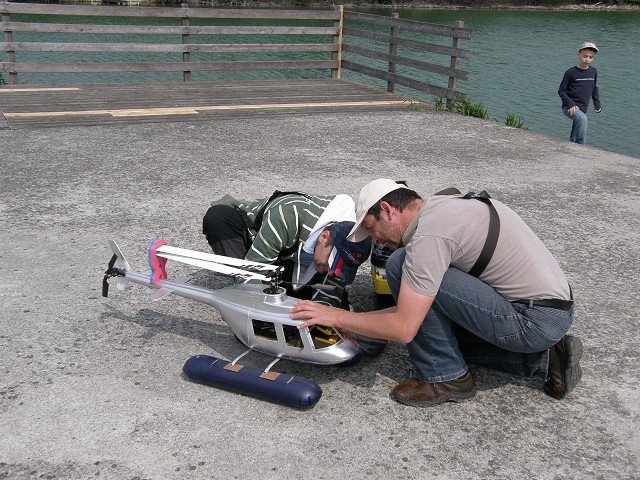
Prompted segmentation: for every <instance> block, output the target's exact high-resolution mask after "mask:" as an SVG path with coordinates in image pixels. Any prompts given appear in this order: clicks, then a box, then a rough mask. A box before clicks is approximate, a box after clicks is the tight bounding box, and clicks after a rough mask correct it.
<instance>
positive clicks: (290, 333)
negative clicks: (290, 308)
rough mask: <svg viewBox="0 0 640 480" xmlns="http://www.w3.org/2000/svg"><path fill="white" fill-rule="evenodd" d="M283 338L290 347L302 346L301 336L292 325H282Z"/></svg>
mask: <svg viewBox="0 0 640 480" xmlns="http://www.w3.org/2000/svg"><path fill="white" fill-rule="evenodd" d="M282 331H283V332H284V340H285V342H287V345H289V346H290V347H298V348H302V338H300V330H298V327H295V326H293V325H283V326H282Z"/></svg>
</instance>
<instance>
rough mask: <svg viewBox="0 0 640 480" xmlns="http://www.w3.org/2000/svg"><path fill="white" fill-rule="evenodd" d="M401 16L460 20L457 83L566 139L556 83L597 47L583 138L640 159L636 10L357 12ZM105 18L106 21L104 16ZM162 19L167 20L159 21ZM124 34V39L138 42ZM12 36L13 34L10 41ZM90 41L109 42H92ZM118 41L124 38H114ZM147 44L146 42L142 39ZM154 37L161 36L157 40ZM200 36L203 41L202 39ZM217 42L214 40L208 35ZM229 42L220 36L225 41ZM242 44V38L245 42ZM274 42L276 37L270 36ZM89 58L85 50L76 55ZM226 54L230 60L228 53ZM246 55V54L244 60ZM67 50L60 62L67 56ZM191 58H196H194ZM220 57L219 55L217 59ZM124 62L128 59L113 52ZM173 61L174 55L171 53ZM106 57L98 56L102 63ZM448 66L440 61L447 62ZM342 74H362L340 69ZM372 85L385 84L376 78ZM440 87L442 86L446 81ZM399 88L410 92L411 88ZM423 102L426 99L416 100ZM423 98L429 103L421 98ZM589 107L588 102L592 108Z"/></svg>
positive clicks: (130, 76)
mask: <svg viewBox="0 0 640 480" xmlns="http://www.w3.org/2000/svg"><path fill="white" fill-rule="evenodd" d="M359 11H364V12H370V13H376V14H379V15H389V14H391V13H392V12H398V13H399V14H400V18H403V19H411V20H419V21H424V22H429V23H439V24H447V25H452V24H453V23H454V22H455V21H457V20H463V21H464V23H465V26H466V27H469V28H471V29H473V34H472V39H471V40H469V41H463V48H466V49H468V50H470V51H471V59H470V60H463V61H462V64H461V68H463V69H465V70H468V71H469V80H468V81H464V82H460V83H459V89H460V90H462V91H464V92H466V93H467V94H468V95H469V98H470V99H471V100H472V101H473V102H474V103H482V104H483V105H484V106H485V107H486V108H487V110H488V113H489V116H490V118H492V119H496V120H497V121H500V122H501V123H504V121H505V118H506V116H507V115H508V114H515V115H516V116H520V117H521V118H522V120H523V122H524V126H525V128H528V129H529V130H531V131H534V132H540V133H543V134H546V135H551V136H555V137H559V138H566V139H568V136H569V131H570V130H571V122H570V120H569V119H568V118H566V117H565V116H564V115H563V114H562V111H561V110H560V99H559V97H558V95H557V93H556V92H557V89H558V85H559V83H560V80H561V79H562V75H563V73H564V71H565V70H566V69H567V68H569V67H570V66H572V65H575V63H576V60H577V59H576V50H577V48H578V45H579V44H580V43H582V42H583V41H585V40H589V41H594V42H595V43H597V45H598V47H599V48H600V52H599V53H598V56H597V57H596V60H595V62H594V64H593V65H594V66H595V67H596V68H597V70H598V86H599V90H600V99H601V102H602V108H603V112H602V113H600V114H596V113H595V112H593V110H592V109H591V110H590V111H589V130H588V138H587V143H588V144H590V145H593V146H596V147H599V148H602V149H605V150H610V151H613V152H618V153H622V154H625V155H630V156H633V157H636V158H640V131H639V130H640V129H639V128H638V113H637V105H638V104H640V89H638V88H637V86H636V84H635V81H637V79H638V77H639V76H640V75H639V74H640V67H639V66H638V56H639V55H638V54H639V51H640V11H637V10H636V11H570V12H558V11H534V12H532V11H485V10H482V11H473V10H432V9H417V8H413V9H395V10H390V9H372V10H362V9H361V10H359ZM105 21H107V22H108V21H109V20H108V19H105ZM160 21H166V20H160ZM133 37H135V36H132V38H130V39H129V38H128V39H127V40H126V41H132V42H135V41H140V40H139V39H136V38H133ZM16 40H18V38H16ZM93 41H108V40H107V39H104V40H102V39H94V40H93ZM120 41H124V40H123V39H120ZM145 41H150V40H149V39H148V38H147V39H146V40H145ZM158 41H162V40H161V39H158ZM202 41H205V40H202ZM207 41H215V40H211V39H209V40H207ZM231 41H234V40H233V39H230V38H229V37H226V39H225V42H231ZM245 41H246V40H245ZM274 41H276V40H275V39H274ZM82 55H83V58H84V59H87V57H88V56H89V54H86V53H85V54H82ZM167 55H168V54H152V55H148V56H147V57H145V59H146V60H149V61H152V60H156V61H167V60H168V59H169V57H167ZM228 58H229V59H232V58H233V55H232V54H229V57H228ZM243 58H245V59H246V56H245V57H243ZM71 59H73V56H72V55H70V56H69V57H68V58H65V60H71ZM192 59H193V60H194V61H197V59H196V58H193V56H192ZM218 59H220V57H218ZM118 60H120V61H123V60H125V61H126V58H122V57H118ZM173 60H175V58H173ZM103 61H104V60H103ZM445 63H446V62H445ZM301 76H302V77H317V76H322V77H326V76H327V72H314V71H288V72H287V71H285V72H197V73H194V80H218V79H222V80H225V79H229V80H232V79H237V78H250V79H255V78H260V79H272V80H277V79H281V78H291V77H301ZM343 76H344V77H345V78H350V77H353V78H354V79H357V80H361V78H360V77H358V76H356V75H353V74H350V73H349V72H347V71H343ZM180 80H181V74H179V73H162V74H152V73H144V72H141V73H134V72H131V73H127V74H125V75H124V76H123V75H122V74H101V75H100V77H99V78H96V76H95V75H90V74H74V80H73V81H74V82H122V81H134V82H145V81H149V82H154V81H180ZM68 82H69V77H68V75H65V74H48V75H34V74H32V75H26V74H25V75H21V83H58V84H60V83H68ZM369 82H370V83H371V84H373V85H375V86H380V87H381V88H385V84H383V83H382V82H378V83H376V81H375V80H369ZM445 85H446V83H445ZM397 91H398V92H399V93H407V94H410V95H414V96H415V95H416V92H413V91H411V90H403V89H400V88H399V89H397ZM422 99H424V98H422ZM426 100H431V99H430V98H426ZM591 108H592V107H591Z"/></svg>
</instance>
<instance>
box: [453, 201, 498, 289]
mask: <svg viewBox="0 0 640 480" xmlns="http://www.w3.org/2000/svg"><path fill="white" fill-rule="evenodd" d="M462 198H465V199H474V200H479V201H481V202H483V203H485V204H487V206H488V207H489V214H490V217H489V232H488V233H487V239H486V240H485V242H484V246H483V247H482V251H481V252H480V256H479V257H478V260H476V263H475V264H474V265H473V267H471V270H469V275H472V276H474V277H479V276H480V274H481V273H482V272H484V269H485V268H487V265H489V262H490V261H491V257H492V256H493V252H494V251H495V249H496V245H497V243H498V237H499V236H500V217H499V216H498V212H497V211H496V207H494V206H493V203H491V195H489V194H488V193H487V192H486V191H485V190H483V191H481V192H480V193H478V194H476V193H475V192H469V193H467V194H466V195H464V196H463V197H462Z"/></svg>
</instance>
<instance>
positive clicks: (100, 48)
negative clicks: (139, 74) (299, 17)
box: [0, 42, 339, 53]
mask: <svg viewBox="0 0 640 480" xmlns="http://www.w3.org/2000/svg"><path fill="white" fill-rule="evenodd" d="M0 50H5V51H6V50H11V51H14V52H168V53H172V52H174V53H182V52H191V53H196V52H197V53H245V52H252V53H265V52H273V53H279V52H337V51H338V50H339V45H337V44H334V43H238V44H229V43H197V44H195V43H188V44H172V43H48V42H0Z"/></svg>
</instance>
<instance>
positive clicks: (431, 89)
mask: <svg viewBox="0 0 640 480" xmlns="http://www.w3.org/2000/svg"><path fill="white" fill-rule="evenodd" d="M342 68H346V69H347V70H352V71H354V72H358V73H361V74H363V75H369V76H370V77H375V78H379V79H380V80H385V81H387V82H393V83H395V84H397V85H403V86H405V87H409V88H412V89H414V90H418V91H421V92H426V93H431V94H433V95H439V96H441V97H444V98H448V99H451V100H455V99H459V98H461V97H463V96H464V95H465V94H464V93H462V92H458V91H454V90H451V89H448V88H444V87H438V86H437V85H432V84H430V83H426V82H421V81H419V80H414V79H411V78H406V77H402V76H400V75H397V74H393V73H389V72H387V71H384V70H378V69H375V68H371V67H367V66H365V65H360V64H357V63H353V62H349V61H346V60H344V59H343V60H342Z"/></svg>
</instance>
